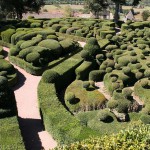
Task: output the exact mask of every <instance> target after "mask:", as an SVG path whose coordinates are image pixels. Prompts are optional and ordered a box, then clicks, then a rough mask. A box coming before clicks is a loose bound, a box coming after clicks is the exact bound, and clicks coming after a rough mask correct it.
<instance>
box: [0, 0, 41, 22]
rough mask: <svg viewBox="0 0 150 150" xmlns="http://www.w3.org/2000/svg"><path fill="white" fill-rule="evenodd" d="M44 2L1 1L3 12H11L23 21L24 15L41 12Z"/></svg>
mask: <svg viewBox="0 0 150 150" xmlns="http://www.w3.org/2000/svg"><path fill="white" fill-rule="evenodd" d="M43 5H44V0H0V6H1V11H6V12H11V13H13V14H15V15H16V16H17V18H19V19H21V18H22V14H23V13H27V12H39V10H40V8H41V6H43Z"/></svg>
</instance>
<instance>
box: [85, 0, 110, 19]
mask: <svg viewBox="0 0 150 150" xmlns="http://www.w3.org/2000/svg"><path fill="white" fill-rule="evenodd" d="M107 6H108V3H107V1H106V0H86V1H85V7H86V8H88V9H89V10H90V11H91V12H92V13H93V14H94V16H95V17H96V18H98V17H99V13H100V12H101V11H102V10H103V9H105V8H107Z"/></svg>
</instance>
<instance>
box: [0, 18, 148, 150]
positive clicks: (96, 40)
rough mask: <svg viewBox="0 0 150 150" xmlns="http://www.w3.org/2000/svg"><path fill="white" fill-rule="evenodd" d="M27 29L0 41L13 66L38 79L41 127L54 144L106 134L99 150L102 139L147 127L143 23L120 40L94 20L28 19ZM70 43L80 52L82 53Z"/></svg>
mask: <svg viewBox="0 0 150 150" xmlns="http://www.w3.org/2000/svg"><path fill="white" fill-rule="evenodd" d="M27 24H28V25H29V26H28V27H27V26H25V25H24V26H22V27H20V26H19V25H18V24H17V25H18V26H19V27H18V26H15V25H14V28H6V29H3V31H2V32H1V37H2V40H3V42H4V43H3V44H6V43H7V44H8V43H9V44H10V46H11V47H10V53H9V59H10V61H11V62H12V63H14V64H16V65H18V66H20V67H21V68H23V69H25V70H26V71H27V72H29V73H30V74H34V75H42V79H41V81H40V83H39V86H38V100H39V105H40V110H41V115H42V118H43V124H44V127H45V129H46V130H47V131H48V132H49V133H50V134H52V136H53V137H54V139H55V140H57V141H58V142H59V144H68V143H71V142H75V141H81V140H84V139H85V138H89V137H90V136H94V137H99V136H103V135H106V134H107V135H108V136H106V137H105V138H104V139H105V140H106V141H104V143H103V146H104V147H105V146H106V145H105V143H107V141H108V138H109V137H110V138H111V139H114V138H115V139H118V137H119V138H120V137H121V136H122V135H124V134H126V132H124V133H122V132H121V133H119V134H118V135H114V136H109V135H111V134H113V133H118V132H119V131H120V130H124V129H126V128H127V127H128V126H130V125H132V124H133V123H134V122H136V123H137V122H143V123H144V124H149V123H150V99H149V98H150V94H149V93H150V68H149V67H150V64H149V61H150V34H149V33H150V24H149V22H147V21H145V22H135V23H134V22H131V23H130V25H129V26H128V24H125V23H124V24H122V27H121V32H120V33H119V34H118V33H117V34H116V30H115V23H114V22H112V21H105V20H104V21H103V20H98V19H91V20H88V19H81V18H76V19H74V18H65V19H64V18H57V19H56V18H55V19H47V20H44V19H43V20H42V19H37V20H34V19H33V18H31V19H28V21H27ZM135 29H136V30H135ZM77 41H86V44H85V46H84V47H83V48H82V47H81V46H80V44H79V43H78V42H77ZM0 54H1V51H0ZM0 61H1V59H0ZM2 61H3V62H2V64H4V65H1V66H0V71H1V70H2V69H3V68H4V69H3V70H2V71H1V72H0V73H1V74H2V76H5V77H7V78H8V80H9V77H12V76H13V75H14V74H13V73H14V72H13V71H12V70H13V67H12V66H11V65H10V64H9V65H8V64H7V63H6V62H5V61H4V60H3V59H2ZM0 64H1V62H0ZM3 66H5V67H3ZM1 68H2V69H1ZM1 74H0V75H1ZM102 83H103V84H104V89H103V87H102V85H103V84H102ZM98 84H99V85H100V87H99V86H98ZM102 91H103V92H102ZM105 94H107V95H109V96H110V98H109V99H108V98H106V96H105ZM137 99H138V100H137ZM141 103H142V104H141ZM143 127H145V126H144V125H143ZM146 127H147V126H146ZM148 130H149V128H148ZM133 131H135V130H133ZM128 132H129V131H127V133H128ZM135 132H137V131H135ZM96 140H97V139H96ZM98 141H100V143H102V141H103V140H102V138H99V139H98ZM87 142H88V140H87V141H85V143H87ZM117 142H118V141H117ZM121 142H122V141H121ZM122 143H123V142H122ZM81 144H83V143H81ZM123 144H124V143H123ZM123 144H122V145H123ZM138 144H139V143H138ZM91 145H92V146H93V147H94V146H95V145H93V144H91ZM80 146H81V145H80ZM103 146H102V147H103ZM109 146H110V145H109ZM125 146H127V145H126V144H125ZM139 146H141V145H139ZM144 146H145V145H144ZM148 146H149V145H148ZM77 147H78V144H77ZM81 147H82V146H81ZM102 147H100V148H102ZM145 147H146V146H145ZM69 148H70V147H69ZM66 149H68V148H66ZM108 149H109V148H108Z"/></svg>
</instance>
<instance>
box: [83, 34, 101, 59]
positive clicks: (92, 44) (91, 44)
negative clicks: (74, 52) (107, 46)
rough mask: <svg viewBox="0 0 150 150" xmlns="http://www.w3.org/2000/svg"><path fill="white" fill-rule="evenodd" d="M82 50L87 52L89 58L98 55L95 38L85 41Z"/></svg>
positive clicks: (98, 50)
mask: <svg viewBox="0 0 150 150" xmlns="http://www.w3.org/2000/svg"><path fill="white" fill-rule="evenodd" d="M83 50H86V51H88V52H89V55H90V56H96V54H98V53H100V46H99V44H98V42H97V40H96V38H94V37H91V38H89V39H87V42H86V44H85V46H84V48H83Z"/></svg>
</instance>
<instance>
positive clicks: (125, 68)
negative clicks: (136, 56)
mask: <svg viewBox="0 0 150 150" xmlns="http://www.w3.org/2000/svg"><path fill="white" fill-rule="evenodd" d="M122 71H123V73H124V74H129V73H130V72H131V69H130V68H129V67H124V68H123V69H122Z"/></svg>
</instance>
